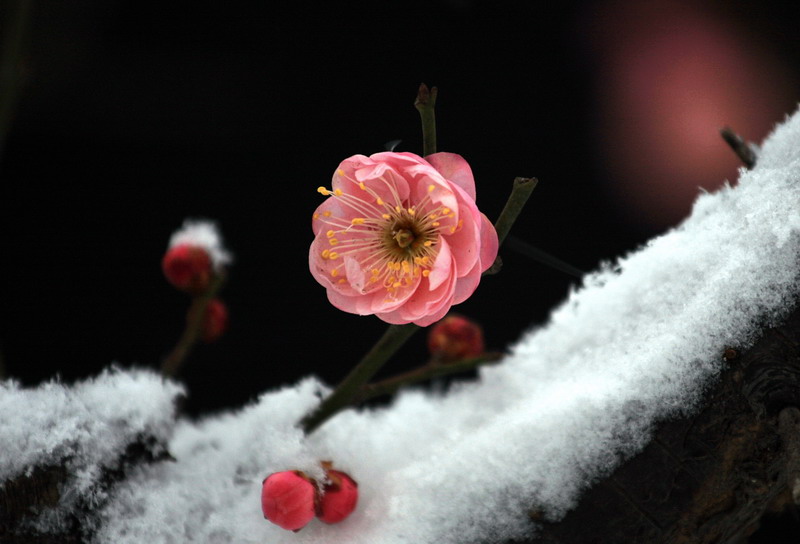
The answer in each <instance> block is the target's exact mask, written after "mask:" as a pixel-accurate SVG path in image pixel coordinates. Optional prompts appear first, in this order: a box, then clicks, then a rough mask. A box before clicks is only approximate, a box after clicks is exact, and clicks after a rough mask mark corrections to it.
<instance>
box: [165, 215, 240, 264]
mask: <svg viewBox="0 0 800 544" xmlns="http://www.w3.org/2000/svg"><path fill="white" fill-rule="evenodd" d="M181 244H188V245H192V246H198V247H201V248H203V249H205V250H206V252H208V254H209V256H210V257H211V264H212V265H213V266H214V269H215V270H217V271H219V270H220V269H221V268H222V267H224V266H226V265H228V264H230V262H231V260H232V256H231V254H230V252H228V250H227V249H225V246H224V245H223V242H222V236H221V235H220V233H219V229H217V225H216V223H214V222H212V221H204V220H192V219H186V220H185V221H184V222H183V226H182V227H181V228H180V229H179V230H176V231H175V232H173V233H172V236H170V239H169V246H168V247H170V248H172V247H175V246H177V245H181Z"/></svg>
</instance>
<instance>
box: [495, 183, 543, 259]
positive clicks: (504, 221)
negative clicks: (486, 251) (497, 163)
mask: <svg viewBox="0 0 800 544" xmlns="http://www.w3.org/2000/svg"><path fill="white" fill-rule="evenodd" d="M538 183H539V180H538V179H536V178H514V185H513V186H512V188H511V194H510V195H509V197H508V201H506V205H505V207H504V208H503V211H502V212H500V216H499V217H498V218H497V221H495V223H494V229H495V230H496V231H497V239H498V240H499V241H500V244H502V243H503V240H505V239H506V236H508V233H509V231H511V226H512V225H513V224H514V222H515V221H516V220H517V217H519V214H520V212H522V208H524V207H525V203H526V202H527V201H528V198H530V196H531V193H532V192H533V190H534V189H535V188H536V185H537V184H538Z"/></svg>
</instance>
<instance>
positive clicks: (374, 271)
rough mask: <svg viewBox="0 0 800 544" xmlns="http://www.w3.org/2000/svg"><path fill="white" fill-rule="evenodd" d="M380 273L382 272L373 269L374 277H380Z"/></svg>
mask: <svg viewBox="0 0 800 544" xmlns="http://www.w3.org/2000/svg"><path fill="white" fill-rule="evenodd" d="M380 273H381V271H380V270H378V269H377V268H373V269H372V275H373V276H377V275H378V274H380Z"/></svg>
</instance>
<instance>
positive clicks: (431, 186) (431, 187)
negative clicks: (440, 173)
mask: <svg viewBox="0 0 800 544" xmlns="http://www.w3.org/2000/svg"><path fill="white" fill-rule="evenodd" d="M435 188H436V186H434V184H433V183H431V184H430V185H428V192H429V193H432V192H433V190H434V189H435Z"/></svg>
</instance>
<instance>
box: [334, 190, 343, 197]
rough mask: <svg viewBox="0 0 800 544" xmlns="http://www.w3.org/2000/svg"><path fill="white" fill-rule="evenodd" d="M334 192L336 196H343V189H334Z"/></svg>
mask: <svg viewBox="0 0 800 544" xmlns="http://www.w3.org/2000/svg"><path fill="white" fill-rule="evenodd" d="M333 194H335V195H336V196H342V190H341V189H336V190H334V191H333Z"/></svg>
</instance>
